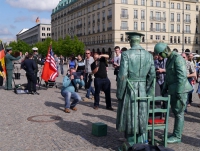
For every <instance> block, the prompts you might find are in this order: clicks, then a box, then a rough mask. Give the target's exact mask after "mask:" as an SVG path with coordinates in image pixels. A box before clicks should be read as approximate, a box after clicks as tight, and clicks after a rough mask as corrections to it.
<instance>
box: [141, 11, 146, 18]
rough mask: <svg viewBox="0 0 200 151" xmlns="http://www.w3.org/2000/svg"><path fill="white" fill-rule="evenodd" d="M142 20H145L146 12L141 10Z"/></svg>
mask: <svg viewBox="0 0 200 151" xmlns="http://www.w3.org/2000/svg"><path fill="white" fill-rule="evenodd" d="M141 19H145V11H144V10H141Z"/></svg>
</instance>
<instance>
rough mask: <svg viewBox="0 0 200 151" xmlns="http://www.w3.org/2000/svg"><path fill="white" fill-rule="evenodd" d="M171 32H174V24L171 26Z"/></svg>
mask: <svg viewBox="0 0 200 151" xmlns="http://www.w3.org/2000/svg"><path fill="white" fill-rule="evenodd" d="M171 32H174V24H171Z"/></svg>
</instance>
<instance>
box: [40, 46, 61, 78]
mask: <svg viewBox="0 0 200 151" xmlns="http://www.w3.org/2000/svg"><path fill="white" fill-rule="evenodd" d="M53 55H54V53H53V50H52V46H51V45H50V46H49V50H48V54H47V57H46V61H45V63H44V68H43V71H42V76H41V78H42V79H43V80H44V81H48V80H50V81H55V79H56V77H57V76H58V71H57V68H56V62H55V59H54V56H53Z"/></svg>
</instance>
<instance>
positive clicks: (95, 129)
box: [92, 123, 107, 137]
mask: <svg viewBox="0 0 200 151" xmlns="http://www.w3.org/2000/svg"><path fill="white" fill-rule="evenodd" d="M92 135H94V136H98V137H100V136H106V135H107V125H106V124H104V123H93V124H92Z"/></svg>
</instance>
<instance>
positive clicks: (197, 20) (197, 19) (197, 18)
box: [196, 15, 199, 23]
mask: <svg viewBox="0 0 200 151" xmlns="http://www.w3.org/2000/svg"><path fill="white" fill-rule="evenodd" d="M198 22H199V15H196V23H198Z"/></svg>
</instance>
